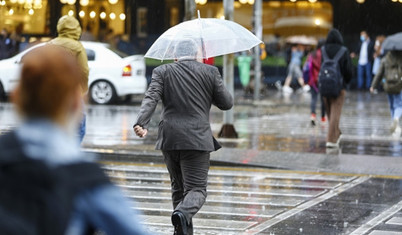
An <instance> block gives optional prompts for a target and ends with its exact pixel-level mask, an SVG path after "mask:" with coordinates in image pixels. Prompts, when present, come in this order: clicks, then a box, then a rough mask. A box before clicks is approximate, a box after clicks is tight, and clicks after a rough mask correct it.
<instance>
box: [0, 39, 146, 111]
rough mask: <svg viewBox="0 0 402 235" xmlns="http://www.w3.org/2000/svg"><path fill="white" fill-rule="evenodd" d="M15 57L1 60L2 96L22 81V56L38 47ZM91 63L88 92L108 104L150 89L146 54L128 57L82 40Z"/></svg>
mask: <svg viewBox="0 0 402 235" xmlns="http://www.w3.org/2000/svg"><path fill="white" fill-rule="evenodd" d="M42 45H44V44H39V45H37V46H34V47H31V48H29V49H27V50H25V51H23V52H21V53H19V54H17V55H15V56H14V57H11V58H9V59H5V60H0V96H4V95H7V94H9V93H10V92H11V91H12V90H13V89H14V87H15V85H16V84H17V82H18V76H19V69H20V63H19V62H20V60H21V58H22V56H23V55H24V54H25V53H27V52H28V51H30V50H32V49H33V48H35V47H38V46H42ZM82 45H83V46H84V48H85V50H86V52H87V56H88V67H89V81H88V87H89V91H88V96H89V99H90V100H91V101H92V102H93V103H96V104H108V103H111V102H113V101H114V100H115V99H116V98H117V97H124V96H131V95H135V94H144V93H145V91H146V89H147V79H146V78H145V60H144V57H143V56H142V55H133V56H128V57H124V55H122V53H120V52H117V51H112V50H111V49H109V45H108V44H104V43H98V42H82Z"/></svg>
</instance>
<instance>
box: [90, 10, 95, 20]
mask: <svg viewBox="0 0 402 235" xmlns="http://www.w3.org/2000/svg"><path fill="white" fill-rule="evenodd" d="M95 16H96V13H95V12H94V11H91V12H90V13H89V17H91V18H92V19H93V18H95Z"/></svg>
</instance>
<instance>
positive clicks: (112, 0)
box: [109, 0, 119, 5]
mask: <svg viewBox="0 0 402 235" xmlns="http://www.w3.org/2000/svg"><path fill="white" fill-rule="evenodd" d="M118 1H119V0H109V3H110V4H112V5H113V4H116V3H117V2H118Z"/></svg>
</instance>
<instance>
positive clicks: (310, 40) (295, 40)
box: [286, 35, 317, 45]
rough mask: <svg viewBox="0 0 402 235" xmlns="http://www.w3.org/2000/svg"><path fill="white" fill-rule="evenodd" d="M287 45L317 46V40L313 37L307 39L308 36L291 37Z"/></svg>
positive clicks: (287, 40)
mask: <svg viewBox="0 0 402 235" xmlns="http://www.w3.org/2000/svg"><path fill="white" fill-rule="evenodd" d="M286 42H287V43H292V44H302V45H317V40H316V39H315V38H313V37H307V36H306V35H295V36H290V37H288V38H287V39H286Z"/></svg>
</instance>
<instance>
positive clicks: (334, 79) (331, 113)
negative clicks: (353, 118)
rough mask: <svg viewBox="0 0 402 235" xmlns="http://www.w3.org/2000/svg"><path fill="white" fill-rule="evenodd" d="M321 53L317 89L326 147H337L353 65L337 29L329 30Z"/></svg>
mask: <svg viewBox="0 0 402 235" xmlns="http://www.w3.org/2000/svg"><path fill="white" fill-rule="evenodd" d="M321 53H322V58H323V59H322V63H321V69H320V74H319V90H320V93H321V95H322V96H323V100H324V104H325V110H326V111H327V115H328V134H327V143H326V147H327V148H339V142H340V140H341V134H342V133H341V130H340V128H339V121H340V117H341V112H342V106H343V103H344V100H345V96H346V84H347V83H349V82H350V80H351V78H352V74H353V67H352V62H351V59H350V57H349V52H348V49H347V48H346V47H344V46H343V37H342V35H341V33H340V32H339V31H338V30H337V29H331V30H330V31H329V33H328V36H327V39H326V42H325V44H324V46H323V47H322V49H321ZM327 65H328V67H327Z"/></svg>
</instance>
